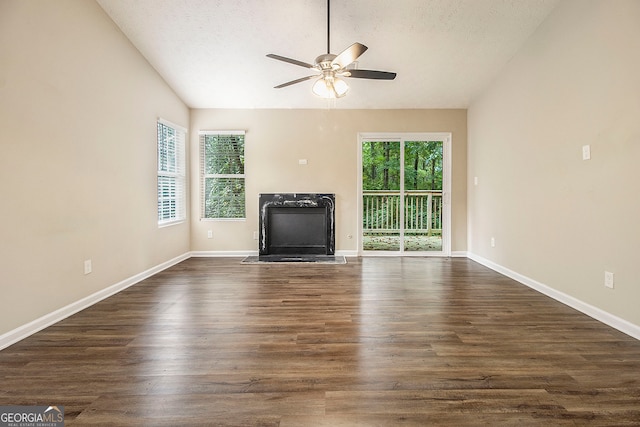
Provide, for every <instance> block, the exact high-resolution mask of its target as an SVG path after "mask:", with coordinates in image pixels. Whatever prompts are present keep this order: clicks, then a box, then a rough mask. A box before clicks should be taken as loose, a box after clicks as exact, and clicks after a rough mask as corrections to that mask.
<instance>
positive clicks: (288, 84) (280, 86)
mask: <svg viewBox="0 0 640 427" xmlns="http://www.w3.org/2000/svg"><path fill="white" fill-rule="evenodd" d="M314 77H319V75H318V74H314V75H313V76H307V77H302V78H300V79H296V80H291V81H290V82H286V83H282V84H281V85H278V86H274V89H280V88H283V87H287V86H291V85H294V84H296V83H301V82H305V81H307V80H311V79H312V78H314Z"/></svg>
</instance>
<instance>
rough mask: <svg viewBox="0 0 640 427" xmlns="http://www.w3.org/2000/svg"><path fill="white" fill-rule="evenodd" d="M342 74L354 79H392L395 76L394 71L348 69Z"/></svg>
mask: <svg viewBox="0 0 640 427" xmlns="http://www.w3.org/2000/svg"><path fill="white" fill-rule="evenodd" d="M344 76H345V77H353V78H356V79H376V80H393V79H395V78H396V73H392V72H389V71H375V70H349V71H348V72H347V73H345V74H344Z"/></svg>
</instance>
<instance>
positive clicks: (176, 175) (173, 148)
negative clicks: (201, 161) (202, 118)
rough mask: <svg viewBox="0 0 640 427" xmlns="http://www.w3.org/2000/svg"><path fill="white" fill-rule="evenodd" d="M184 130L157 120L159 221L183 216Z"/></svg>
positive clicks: (162, 223) (180, 218)
mask: <svg viewBox="0 0 640 427" xmlns="http://www.w3.org/2000/svg"><path fill="white" fill-rule="evenodd" d="M185 133H186V130H185V129H184V128H181V127H180V126H176V125H174V124H172V123H169V122H167V121H164V120H162V119H159V120H158V225H167V224H170V223H173V222H179V221H183V220H184V219H185V216H186V214H185V204H186V202H185V165H184V163H185V154H184V151H185V148H184V145H185V144H184V140H185Z"/></svg>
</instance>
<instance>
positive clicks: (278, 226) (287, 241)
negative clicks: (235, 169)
mask: <svg viewBox="0 0 640 427" xmlns="http://www.w3.org/2000/svg"><path fill="white" fill-rule="evenodd" d="M259 206H260V215H259V218H260V232H259V234H260V235H259V239H260V240H259V258H261V259H266V258H269V257H271V258H282V257H283V256H284V257H290V256H332V255H334V254H335V195H334V194H327V193H323V194H317V193H270V194H260V199H259Z"/></svg>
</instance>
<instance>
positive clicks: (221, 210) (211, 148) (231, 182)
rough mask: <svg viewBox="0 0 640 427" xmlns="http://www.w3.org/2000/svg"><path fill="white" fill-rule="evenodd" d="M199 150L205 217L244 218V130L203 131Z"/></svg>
mask: <svg viewBox="0 0 640 427" xmlns="http://www.w3.org/2000/svg"><path fill="white" fill-rule="evenodd" d="M200 150H201V153H200V158H201V178H202V179H201V181H202V182H201V188H202V218H206V219H241V218H245V217H246V213H245V176H244V132H243V131H229V132H201V133H200Z"/></svg>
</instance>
